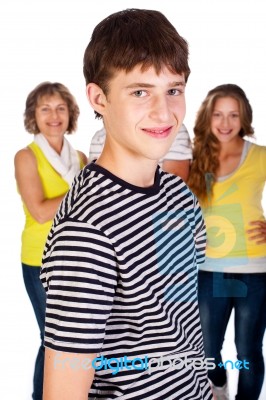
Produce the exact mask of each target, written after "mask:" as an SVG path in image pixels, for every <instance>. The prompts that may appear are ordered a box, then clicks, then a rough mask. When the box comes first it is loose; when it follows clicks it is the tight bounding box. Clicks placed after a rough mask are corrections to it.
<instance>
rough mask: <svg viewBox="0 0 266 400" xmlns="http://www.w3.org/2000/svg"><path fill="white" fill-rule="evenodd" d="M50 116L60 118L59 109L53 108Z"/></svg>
mask: <svg viewBox="0 0 266 400" xmlns="http://www.w3.org/2000/svg"><path fill="white" fill-rule="evenodd" d="M50 116H51V118H53V119H57V118H58V111H57V109H56V108H55V109H51V112H50Z"/></svg>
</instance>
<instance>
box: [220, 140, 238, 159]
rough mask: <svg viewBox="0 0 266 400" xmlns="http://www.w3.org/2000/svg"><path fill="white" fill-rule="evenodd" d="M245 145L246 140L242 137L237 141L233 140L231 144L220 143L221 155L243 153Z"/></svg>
mask: <svg viewBox="0 0 266 400" xmlns="http://www.w3.org/2000/svg"><path fill="white" fill-rule="evenodd" d="M243 145H244V139H243V138H242V137H240V136H237V137H236V138H235V140H231V141H230V142H227V143H224V142H220V155H223V154H232V153H235V152H236V153H239V151H242V149H243Z"/></svg>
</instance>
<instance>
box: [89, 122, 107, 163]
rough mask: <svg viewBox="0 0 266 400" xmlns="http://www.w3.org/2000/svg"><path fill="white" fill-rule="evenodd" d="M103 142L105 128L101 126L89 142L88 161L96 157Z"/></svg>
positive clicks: (100, 150)
mask: <svg viewBox="0 0 266 400" xmlns="http://www.w3.org/2000/svg"><path fill="white" fill-rule="evenodd" d="M104 142H105V129H104V128H102V129H100V130H99V131H97V132H95V134H94V135H93V137H92V139H91V143H90V151H89V161H90V162H91V161H93V160H95V159H97V158H98V157H99V156H100V154H101V152H102V149H103V146H104Z"/></svg>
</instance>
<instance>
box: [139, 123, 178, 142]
mask: <svg viewBox="0 0 266 400" xmlns="http://www.w3.org/2000/svg"><path fill="white" fill-rule="evenodd" d="M142 130H143V132H144V133H146V134H147V135H149V136H151V137H154V138H158V139H165V138H167V137H168V136H169V135H170V134H171V132H172V126H167V127H163V128H150V129H142Z"/></svg>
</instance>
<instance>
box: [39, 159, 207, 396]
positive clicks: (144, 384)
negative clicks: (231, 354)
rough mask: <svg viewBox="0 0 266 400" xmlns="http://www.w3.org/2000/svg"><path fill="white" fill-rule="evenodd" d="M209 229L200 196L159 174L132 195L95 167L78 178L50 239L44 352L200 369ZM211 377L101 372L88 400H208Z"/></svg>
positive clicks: (186, 371) (187, 372)
mask: <svg viewBox="0 0 266 400" xmlns="http://www.w3.org/2000/svg"><path fill="white" fill-rule="evenodd" d="M204 253H205V226H204V222H203V219H202V215H201V210H200V208H199V205H198V203H197V200H196V199H195V197H194V195H193V194H192V193H191V192H190V190H189V189H188V188H187V186H186V185H185V183H184V182H183V181H182V180H181V179H180V178H178V177H176V176H175V175H171V174H168V173H165V172H163V171H162V170H161V169H160V168H158V169H157V171H156V175H155V181H154V185H153V186H152V187H149V188H141V187H136V186H134V185H131V184H129V183H127V182H125V181H123V180H121V179H119V178H118V177H115V176H114V175H112V174H111V173H110V172H108V171H107V170H105V169H104V168H101V167H100V166H98V165H96V164H94V163H92V164H90V165H88V166H87V167H85V168H84V169H83V170H82V171H81V172H80V173H79V175H78V176H77V177H76V179H75V181H74V184H73V186H72V188H71V190H70V191H69V193H68V194H67V196H66V197H65V199H64V201H63V202H62V204H61V206H60V209H59V211H58V213H57V215H56V217H55V220H54V225H53V227H52V229H51V232H50V234H49V236H48V239H47V243H46V247H45V252H44V256H43V267H42V273H41V280H42V282H43V285H44V287H45V288H46V291H47V312H46V326H45V332H46V333H45V346H47V347H49V348H52V349H54V350H57V351H59V352H60V351H63V352H75V353H97V354H99V355H102V356H103V357H105V358H107V359H110V358H115V359H120V358H121V357H124V356H126V357H127V358H128V359H130V360H132V359H134V358H141V359H144V358H145V357H146V358H147V357H148V358H149V360H150V359H151V358H160V357H172V358H179V357H183V356H186V357H188V358H198V359H199V360H203V359H204V356H203V343H202V333H201V328H200V321H199V313H198V302H197V264H199V263H202V262H203V261H204ZM211 398H212V396H211V393H210V389H209V385H208V380H207V373H206V369H205V367H203V368H200V369H195V368H181V369H177V368H174V369H173V368H172V369H171V368H170V369H169V368H168V369H165V368H159V369H157V370H155V371H152V373H150V372H149V371H148V370H147V369H146V370H138V369H123V370H121V371H120V372H119V373H117V374H112V370H111V369H101V370H97V371H96V372H95V378H94V382H93V385H92V388H91V391H90V395H89V399H139V400H143V399H149V400H155V399H158V400H165V399H170V400H171V399H180V400H181V399H182V400H186V399H190V400H192V399H194V400H199V399H204V400H207V399H211Z"/></svg>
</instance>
